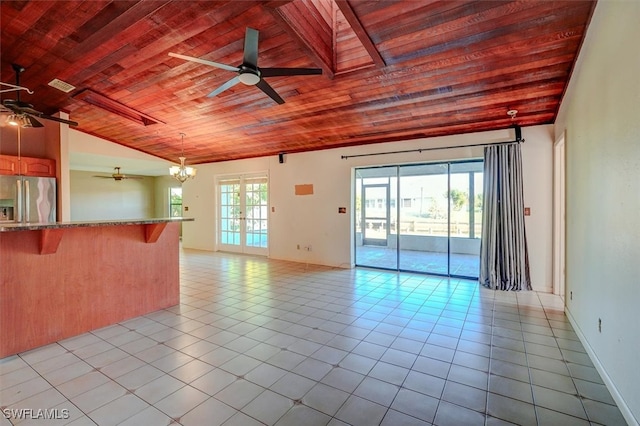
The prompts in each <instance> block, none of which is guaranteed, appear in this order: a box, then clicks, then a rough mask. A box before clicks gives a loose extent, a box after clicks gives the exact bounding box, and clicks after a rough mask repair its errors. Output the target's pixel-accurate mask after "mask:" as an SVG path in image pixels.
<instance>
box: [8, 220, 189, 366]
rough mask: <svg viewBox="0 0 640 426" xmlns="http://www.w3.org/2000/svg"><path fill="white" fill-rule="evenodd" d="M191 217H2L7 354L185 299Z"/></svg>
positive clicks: (171, 304)
mask: <svg viewBox="0 0 640 426" xmlns="http://www.w3.org/2000/svg"><path fill="white" fill-rule="evenodd" d="M188 220H193V219H183V218H162V219H143V220H111V221H93V222H58V223H5V224H0V336H1V337H0V358H3V357H5V356H8V355H12V354H16V353H19V352H23V351H26V350H29V349H33V348H36V347H38V346H42V345H46V344H49V343H53V342H56V341H59V340H62V339H65V338H68V337H72V336H75V335H78V334H81V333H84V332H87V331H91V330H96V329H98V328H101V327H105V326H108V325H111V324H116V323H118V322H121V321H124V320H127V319H130V318H134V317H136V316H140V315H144V314H147V313H149V312H153V311H156V310H158V309H163V308H167V307H169V306H173V305H176V304H178V303H179V287H180V269H179V229H180V222H182V221H188Z"/></svg>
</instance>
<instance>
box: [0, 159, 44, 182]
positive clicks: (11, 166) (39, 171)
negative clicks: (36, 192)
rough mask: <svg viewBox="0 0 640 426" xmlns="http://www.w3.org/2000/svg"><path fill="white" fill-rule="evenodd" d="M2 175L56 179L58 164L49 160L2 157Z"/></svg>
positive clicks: (0, 167)
mask: <svg viewBox="0 0 640 426" xmlns="http://www.w3.org/2000/svg"><path fill="white" fill-rule="evenodd" d="M0 174H2V175H24V176H39V177H56V162H55V160H50V159H48V158H33V157H21V158H20V161H19V162H18V157H15V156H13V155H0Z"/></svg>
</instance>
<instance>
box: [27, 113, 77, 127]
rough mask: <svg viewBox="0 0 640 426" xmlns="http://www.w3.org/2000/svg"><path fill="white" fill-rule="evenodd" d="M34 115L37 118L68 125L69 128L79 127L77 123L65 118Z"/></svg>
mask: <svg viewBox="0 0 640 426" xmlns="http://www.w3.org/2000/svg"><path fill="white" fill-rule="evenodd" d="M29 115H31V114H29ZM33 115H35V116H36V117H39V118H44V119H45V120H51V121H56V122H58V123H64V124H68V125H69V126H77V125H78V122H77V121H73V120H65V119H64V118H58V117H52V116H50V115H44V114H39V115H36V114H33ZM34 127H36V126H34Z"/></svg>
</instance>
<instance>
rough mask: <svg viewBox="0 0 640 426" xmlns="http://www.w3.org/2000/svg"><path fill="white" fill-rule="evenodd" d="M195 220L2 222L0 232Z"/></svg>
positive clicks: (173, 218)
mask: <svg viewBox="0 0 640 426" xmlns="http://www.w3.org/2000/svg"><path fill="white" fill-rule="evenodd" d="M187 221H193V218H183V217H170V218H154V219H117V220H116V219H112V220H92V221H71V222H44V223H33V222H32V223H17V222H0V232H11V231H39V230H42V229H62V228H81V227H94V226H122V225H152V224H157V223H171V222H187Z"/></svg>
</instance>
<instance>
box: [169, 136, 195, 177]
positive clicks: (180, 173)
mask: <svg viewBox="0 0 640 426" xmlns="http://www.w3.org/2000/svg"><path fill="white" fill-rule="evenodd" d="M180 136H181V137H182V155H181V156H180V157H178V159H180V165H179V166H171V167H169V174H170V175H171V176H173V177H174V178H175V179H176V180H177V181H178V182H180V183H184V182H185V181H186V180H187V179H193V178H194V177H196V169H195V168H193V167H188V166H185V165H184V160H185V159H186V158H185V156H184V133H180Z"/></svg>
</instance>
